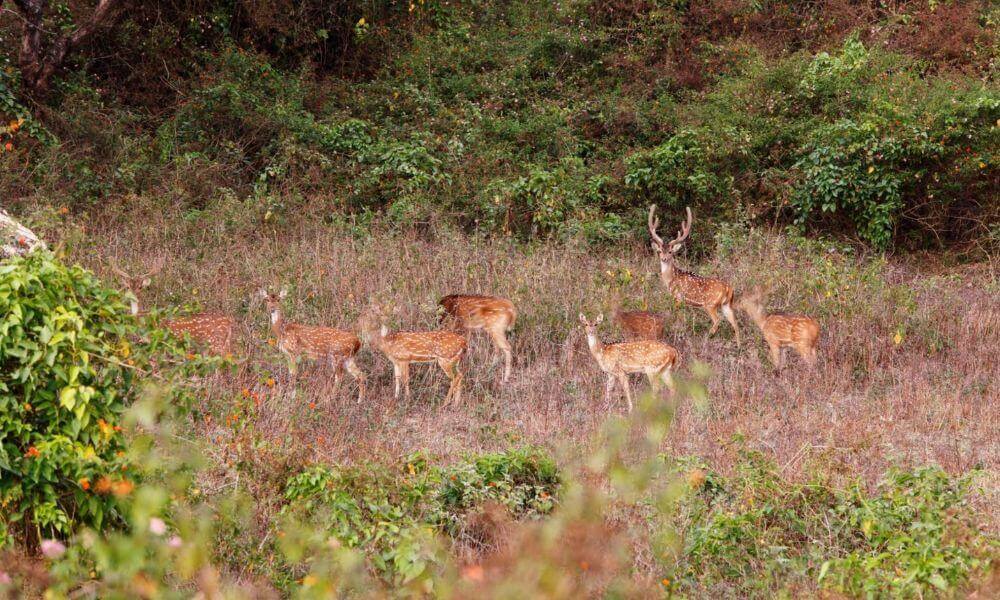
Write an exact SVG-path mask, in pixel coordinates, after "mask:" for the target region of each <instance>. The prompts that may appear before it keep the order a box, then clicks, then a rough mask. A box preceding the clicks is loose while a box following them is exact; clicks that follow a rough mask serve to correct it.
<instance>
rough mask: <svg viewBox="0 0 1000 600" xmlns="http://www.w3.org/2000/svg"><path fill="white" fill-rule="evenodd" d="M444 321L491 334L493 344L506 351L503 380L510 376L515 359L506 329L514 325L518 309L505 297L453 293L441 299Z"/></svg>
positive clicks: (442, 320)
mask: <svg viewBox="0 0 1000 600" xmlns="http://www.w3.org/2000/svg"><path fill="white" fill-rule="evenodd" d="M438 305H439V306H440V307H441V322H444V321H445V320H446V319H449V318H450V319H451V320H453V321H454V322H455V323H457V324H458V326H459V327H461V328H462V329H464V330H465V331H473V330H475V329H481V330H483V331H485V332H486V333H488V334H489V336H490V338H491V339H492V340H493V345H494V346H496V347H497V349H498V350H500V351H501V352H503V379H502V380H501V381H502V382H503V383H507V380H508V379H510V371H511V367H512V365H513V362H514V356H513V352H511V348H510V342H509V341H507V332H508V331H510V330H511V329H513V328H514V321H516V320H517V309H516V308H514V303H513V302H511V301H510V300H507V299H506V298H497V297H496V296H480V295H474V294H451V295H449V296H445V297H444V298H441V300H439V301H438Z"/></svg>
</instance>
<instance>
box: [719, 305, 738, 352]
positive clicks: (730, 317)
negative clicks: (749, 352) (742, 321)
mask: <svg viewBox="0 0 1000 600" xmlns="http://www.w3.org/2000/svg"><path fill="white" fill-rule="evenodd" d="M722 315H723V316H724V317H726V320H727V321H729V324H730V325H732V326H733V331H735V332H736V345H737V346H739V345H740V326H739V325H737V324H736V313H734V312H733V307H732V306H730V305H729V303H728V302H727V303H726V304H723V305H722Z"/></svg>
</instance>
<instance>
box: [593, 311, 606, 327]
mask: <svg viewBox="0 0 1000 600" xmlns="http://www.w3.org/2000/svg"><path fill="white" fill-rule="evenodd" d="M603 322H604V313H601V314H599V315H597V319H595V320H594V325H600V324H601V323H603Z"/></svg>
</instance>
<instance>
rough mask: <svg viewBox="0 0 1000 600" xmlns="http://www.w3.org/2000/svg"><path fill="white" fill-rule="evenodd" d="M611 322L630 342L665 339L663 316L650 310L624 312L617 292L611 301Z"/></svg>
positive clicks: (619, 294)
mask: <svg viewBox="0 0 1000 600" xmlns="http://www.w3.org/2000/svg"><path fill="white" fill-rule="evenodd" d="M611 322H612V323H614V324H615V325H617V326H618V327H620V328H621V329H622V331H624V332H625V336H626V338H628V339H630V340H658V339H660V338H661V337H663V326H664V319H663V315H661V314H659V313H655V312H650V311H648V310H622V297H621V293H620V292H615V295H614V296H613V297H612V300H611Z"/></svg>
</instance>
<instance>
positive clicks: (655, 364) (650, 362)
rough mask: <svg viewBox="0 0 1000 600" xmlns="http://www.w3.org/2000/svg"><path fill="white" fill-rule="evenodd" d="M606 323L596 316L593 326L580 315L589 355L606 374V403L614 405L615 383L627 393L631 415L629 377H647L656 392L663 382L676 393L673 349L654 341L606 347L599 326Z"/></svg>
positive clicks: (675, 354) (676, 354)
mask: <svg viewBox="0 0 1000 600" xmlns="http://www.w3.org/2000/svg"><path fill="white" fill-rule="evenodd" d="M603 320H604V315H597V320H595V321H594V322H593V323H591V322H590V321H588V320H587V317H586V316H584V314H583V313H580V323H581V324H582V325H583V329H584V331H586V332H587V346H588V347H589V348H590V353H591V354H593V355H594V359H596V360H597V364H598V365H599V366H600V367H601V370H602V371H604V372H605V373H607V376H608V382H607V385H606V386H605V388H604V401H605V402H606V403H609V404H610V402H611V392H612V391H613V390H614V387H615V381H616V380H617V381H618V383H620V384H621V386H622V387H623V388H624V389H625V399H626V401H627V402H628V410H629V412H632V390H631V389H630V388H629V384H628V375H629V373H645V374H646V377H647V378H649V384H650V386H652V387H653V388H654V389H655V388H656V387H657V380H659V381H662V382H663V383H665V384H666V385H667V388H668V389H670V391H671V393H673V391H674V381H673V378H672V377H671V371H672V370H673V368H674V367H675V366H677V361H678V358H679V355H678V353H677V350H675V349H674V348H673V347H671V346H668V345H667V344H664V343H663V342H656V341H652V340H641V341H636V342H621V343H618V344H608V345H606V346H605V345H604V344H602V343H601V340H600V339H599V338H598V337H597V326H598V325H600V324H601V322H602V321H603Z"/></svg>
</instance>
